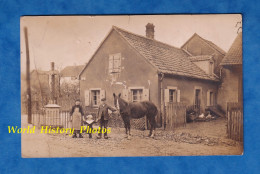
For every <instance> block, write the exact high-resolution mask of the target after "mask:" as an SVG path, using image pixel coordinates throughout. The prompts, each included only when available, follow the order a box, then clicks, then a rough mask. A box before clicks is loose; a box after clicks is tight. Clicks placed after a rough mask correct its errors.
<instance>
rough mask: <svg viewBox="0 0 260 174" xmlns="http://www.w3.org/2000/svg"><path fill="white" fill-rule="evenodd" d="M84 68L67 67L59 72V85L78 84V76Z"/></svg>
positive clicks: (81, 66) (82, 66) (80, 66)
mask: <svg viewBox="0 0 260 174" xmlns="http://www.w3.org/2000/svg"><path fill="white" fill-rule="evenodd" d="M83 68H84V65H78V66H67V67H65V68H64V69H63V70H61V71H60V84H62V83H73V84H74V83H79V79H78V75H79V73H80V72H81V71H82V69H83Z"/></svg>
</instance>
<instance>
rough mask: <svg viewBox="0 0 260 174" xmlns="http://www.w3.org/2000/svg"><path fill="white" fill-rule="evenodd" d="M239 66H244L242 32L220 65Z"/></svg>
mask: <svg viewBox="0 0 260 174" xmlns="http://www.w3.org/2000/svg"><path fill="white" fill-rule="evenodd" d="M239 64H242V32H240V33H238V35H237V37H236V39H235V40H234V42H233V44H232V45H231V47H230V49H229V50H228V53H227V54H226V56H225V57H224V58H223V60H222V62H221V63H220V65H239Z"/></svg>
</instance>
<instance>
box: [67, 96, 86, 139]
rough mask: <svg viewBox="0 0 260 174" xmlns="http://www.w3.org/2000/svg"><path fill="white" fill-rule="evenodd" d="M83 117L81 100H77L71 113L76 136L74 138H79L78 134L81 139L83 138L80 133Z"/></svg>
mask: <svg viewBox="0 0 260 174" xmlns="http://www.w3.org/2000/svg"><path fill="white" fill-rule="evenodd" d="M83 115H84V113H83V109H82V107H81V106H80V100H76V102H75V105H74V106H73V107H72V109H71V112H70V116H71V122H72V128H73V129H74V135H73V136H72V138H77V133H78V134H79V138H83V136H82V135H81V133H80V128H81V125H82V116H83Z"/></svg>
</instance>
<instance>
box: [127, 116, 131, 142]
mask: <svg viewBox="0 0 260 174" xmlns="http://www.w3.org/2000/svg"><path fill="white" fill-rule="evenodd" d="M126 123H127V130H128V133H127V139H130V118H127V120H126Z"/></svg>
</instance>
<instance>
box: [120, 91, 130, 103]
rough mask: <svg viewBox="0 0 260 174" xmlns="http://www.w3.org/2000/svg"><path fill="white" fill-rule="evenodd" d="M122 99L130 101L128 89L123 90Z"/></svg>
mask: <svg viewBox="0 0 260 174" xmlns="http://www.w3.org/2000/svg"><path fill="white" fill-rule="evenodd" d="M122 99H124V100H125V101H128V100H129V99H128V89H123V91H122Z"/></svg>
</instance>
